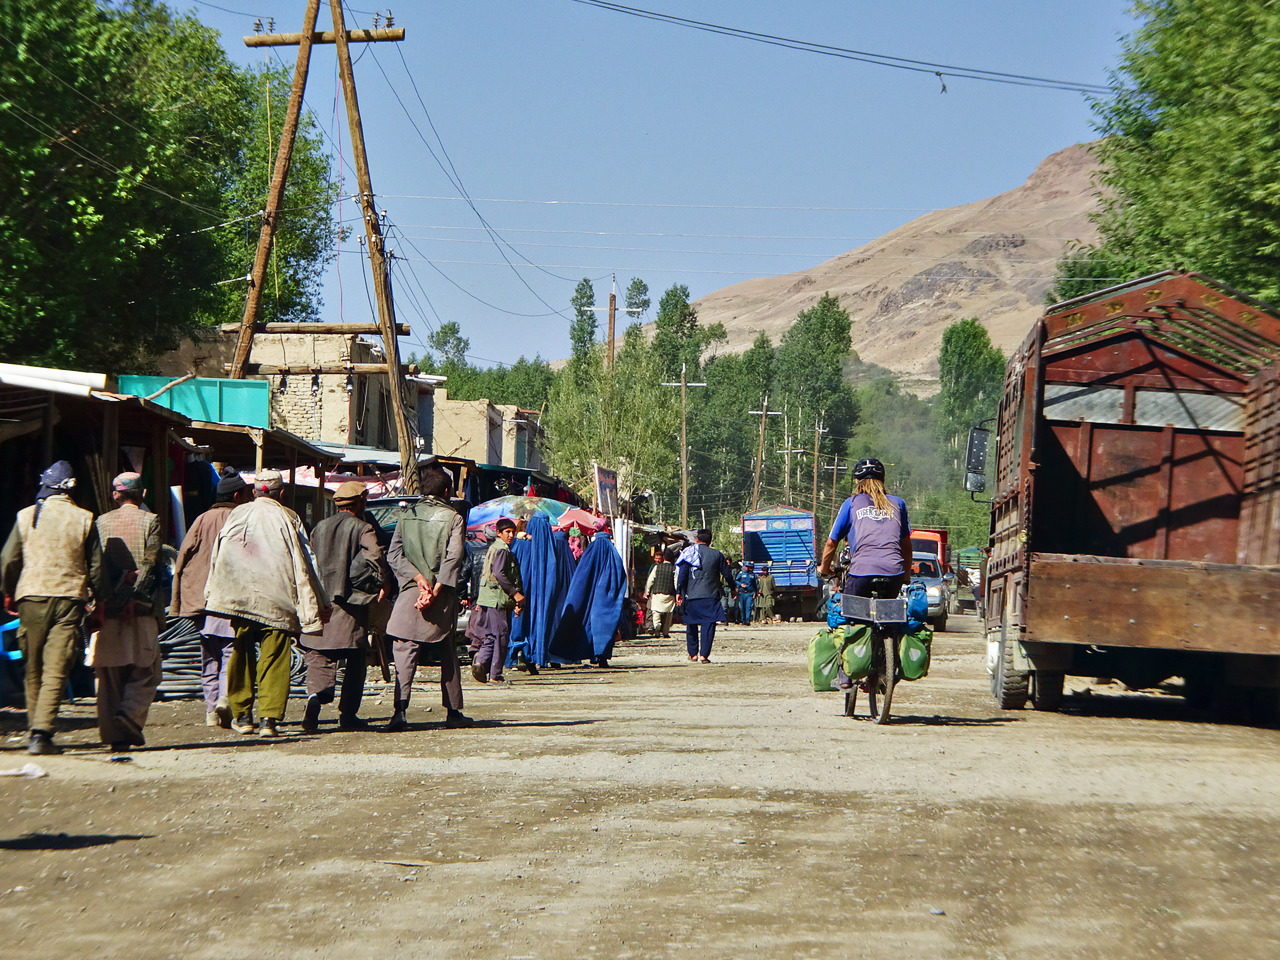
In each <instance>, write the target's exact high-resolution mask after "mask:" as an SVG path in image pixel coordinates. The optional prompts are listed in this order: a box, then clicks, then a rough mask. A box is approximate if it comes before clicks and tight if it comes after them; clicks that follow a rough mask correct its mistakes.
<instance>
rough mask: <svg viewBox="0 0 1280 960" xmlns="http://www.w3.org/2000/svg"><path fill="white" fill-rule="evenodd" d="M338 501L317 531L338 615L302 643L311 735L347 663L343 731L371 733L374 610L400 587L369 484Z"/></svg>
mask: <svg viewBox="0 0 1280 960" xmlns="http://www.w3.org/2000/svg"><path fill="white" fill-rule="evenodd" d="M333 502H334V504H335V505H336V506H337V508H338V512H337V513H335V514H334V515H333V516H331V517H325V518H324V519H323V520H321V521H320V522H319V523H317V524H316V525H315V529H313V530H312V531H311V549H312V552H314V553H315V557H316V572H317V573H319V574H320V584H321V586H323V587H324V595H325V599H326V600H328V601H329V602H330V603H332V604H333V610H332V612H331V613H330V615H329V622H328V623H326V624H325V625H324V628H323V629H322V630H321V631H320V632H319V633H304V634H303V635H302V637H301V639H300V640H299V646H301V647H302V651H303V656H304V658H305V660H306V664H307V709H306V712H305V713H304V714H303V715H302V729H303V730H304V731H306V732H307V733H315V732H316V731H317V730H318V729H319V723H320V708H321V707H323V706H324V704H326V703H332V702H333V694H334V689H335V688H336V687H337V684H338V664H339V663H342V662H344V661H345V663H346V671H345V673H344V674H343V678H342V697H341V699H340V700H339V701H338V729H339V730H364V729H367V728H368V726H369V725H368V724H367V723H366V722H365V721H364V720H362V719H360V716H359V713H360V701H361V700H362V699H363V697H364V681H365V674H366V672H367V666H366V659H367V658H366V652H367V650H368V646H369V641H368V637H369V605H370V604H371V603H374V602H376V601H379V600H381V599H382V598H383V597H385V596H386V595H387V593H389V592H390V591H391V589H392V587H393V585H394V580H393V578H392V574H391V568H390V567H389V566H387V561H386V557H385V556H384V555H383V552H382V544H381V543H380V542H379V540H378V531H377V529H376V528H375V527H374V525H373V524H372V523H370V522H369V521H368V520H366V519H365V516H364V505H365V486H364V484H363V483H359V482H357V481H355V480H348V481H347V482H346V483H344V484H342V485H341V486H339V487H338V489H337V490H336V491H334V494H333Z"/></svg>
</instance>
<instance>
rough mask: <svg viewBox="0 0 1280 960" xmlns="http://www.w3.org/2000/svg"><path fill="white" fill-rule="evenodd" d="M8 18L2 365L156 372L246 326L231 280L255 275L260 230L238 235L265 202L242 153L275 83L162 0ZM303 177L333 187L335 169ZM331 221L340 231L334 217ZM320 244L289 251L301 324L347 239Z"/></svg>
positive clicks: (0, 71)
mask: <svg viewBox="0 0 1280 960" xmlns="http://www.w3.org/2000/svg"><path fill="white" fill-rule="evenodd" d="M7 12H8V13H9V14H10V16H9V18H8V21H9V28H10V29H9V31H8V33H7V34H6V36H5V37H4V38H3V39H0V48H3V49H4V58H3V60H2V61H0V64H2V65H0V88H2V89H3V94H2V95H0V195H2V196H3V197H4V198H5V199H4V200H3V201H0V204H3V207H2V209H3V213H0V353H3V354H4V355H5V356H6V358H8V359H14V360H23V361H27V362H33V363H43V364H58V365H76V366H89V367H93V368H97V369H111V370H118V369H128V368H133V369H143V368H145V366H146V363H147V358H148V357H149V356H151V355H153V354H155V353H158V352H161V351H163V350H166V349H169V348H171V347H173V346H176V344H177V342H178V340H179V339H180V338H181V336H182V335H183V334H184V333H186V332H187V331H189V330H190V329H192V328H193V327H194V326H196V325H197V324H199V323H202V322H210V321H213V320H229V319H236V318H238V311H237V312H236V313H235V314H231V312H230V309H229V305H230V304H231V303H233V302H234V303H236V304H237V305H242V304H243V295H244V288H243V285H237V284H226V283H224V281H227V280H230V279H231V278H233V277H236V276H240V275H243V274H245V273H247V272H248V263H249V259H250V257H249V256H247V255H246V250H247V249H251V244H250V243H247V242H246V239H245V238H246V236H248V235H252V234H253V233H255V232H256V231H255V230H254V224H253V221H252V219H248V220H241V221H239V222H237V223H227V222H226V221H229V220H233V219H235V218H238V217H245V216H248V215H251V214H252V213H253V211H255V210H257V209H259V208H260V207H261V205H262V199H261V197H262V191H263V190H264V189H265V179H262V178H261V177H259V176H258V175H257V173H256V172H255V171H256V170H257V166H255V164H254V162H253V160H252V157H250V156H249V153H251V152H252V150H253V149H254V148H255V145H254V144H251V143H250V144H248V145H246V140H245V132H246V130H253V129H255V124H256V123H257V120H258V116H259V114H258V112H257V111H258V106H259V97H258V89H259V88H258V86H257V81H258V80H259V79H260V77H259V76H257V75H255V74H252V73H251V72H249V71H244V70H241V69H239V68H237V67H235V66H234V65H232V64H231V63H230V61H229V60H228V59H227V57H226V55H225V53H224V52H223V51H222V48H221V46H220V45H219V43H218V39H217V35H216V34H215V33H214V32H213V31H211V30H209V29H208V28H206V27H204V26H202V25H201V24H200V23H199V22H198V21H196V20H194V19H193V18H191V17H189V16H179V15H176V14H174V13H172V12H171V11H170V10H169V9H167V8H166V7H164V6H163V5H161V4H159V3H154V2H150V0H137V2H133V3H129V4H127V5H123V6H108V5H106V4H99V3H94V2H92V0H50V2H36V0H14V2H13V3H11V4H10V5H9V8H8V11H7ZM305 147H306V140H305V137H304V150H305ZM299 169H301V170H302V171H303V174H302V176H304V177H305V176H308V175H310V176H313V177H316V178H317V180H325V181H326V182H327V178H325V177H322V176H321V174H324V173H326V172H327V166H325V165H324V164H323V163H319V162H317V163H316V164H315V165H313V167H312V169H311V172H310V174H308V173H307V170H308V164H307V163H306V162H305V158H304V162H302V163H301V164H300V167H299ZM320 192H322V191H320ZM315 193H316V191H312V192H311V195H315ZM250 194H251V195H252V200H251V202H246V197H247V196H248V195H250ZM295 195H296V194H295ZM319 215H320V216H321V217H322V218H323V223H326V224H327V223H329V222H330V221H329V220H328V218H329V216H330V211H329V209H328V208H327V206H325V207H321V208H320V210H319ZM308 222H310V223H314V221H310V220H308ZM286 229H287V228H286ZM325 230H328V231H329V232H328V234H327V237H325V236H324V235H323V234H324V231H325ZM320 233H321V235H322V236H321V239H320V240H319V241H318V243H317V244H314V245H313V246H312V247H311V248H310V249H309V250H307V251H303V252H301V253H300V254H299V256H298V258H297V259H290V257H289V256H288V255H287V252H288V249H289V246H288V241H287V238H285V239H284V240H282V250H284V251H286V256H285V257H284V259H282V260H281V261H280V262H279V264H278V266H279V267H280V274H281V277H282V279H283V280H285V281H286V283H285V284H282V290H283V292H284V293H285V294H286V299H287V300H288V304H287V309H288V311H289V313H288V315H291V316H297V315H300V314H306V313H307V312H308V310H309V309H310V308H311V307H313V305H314V282H313V281H314V273H313V272H309V271H313V268H315V265H316V258H317V256H318V255H319V256H322V255H323V251H325V250H327V249H329V247H330V246H331V244H332V241H333V237H332V231H331V230H330V229H329V228H328V227H324V226H322V227H321V229H320ZM317 251H320V252H319V254H318V253H317ZM294 280H296V281H297V283H296V287H295V289H294V290H292V291H290V290H288V289H287V286H288V283H289V282H291V281H294ZM237 293H238V295H237ZM269 302H271V303H272V304H274V303H275V302H276V300H275V298H274V297H272V298H271V299H270V301H269Z"/></svg>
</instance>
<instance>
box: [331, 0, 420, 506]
mask: <svg viewBox="0 0 1280 960" xmlns="http://www.w3.org/2000/svg"><path fill="white" fill-rule="evenodd" d="M329 10H330V12H331V13H332V16H333V31H334V34H335V35H336V39H337V48H338V74H339V76H341V78H342V94H343V98H344V99H345V100H346V102H347V123H348V125H349V126H350V127H351V154H352V158H353V160H354V161H355V168H356V181H357V183H358V184H359V186H360V211H361V213H362V214H363V215H364V234H365V239H366V241H367V242H368V248H369V268H370V270H372V272H373V292H374V299H375V301H376V302H377V305H378V324H379V326H381V327H382V352H383V357H384V358H385V359H386V361H387V377H388V380H389V382H388V384H387V386H388V387H389V388H390V400H391V418H392V419H393V420H394V421H395V428H396V445H397V446H398V447H399V448H400V489H401V491H402V492H404V493H408V494H415V493H417V492H418V490H419V485H418V449H417V446H416V445H415V444H414V442H413V435H412V434H411V433H410V432H409V414H408V411H407V410H406V409H405V402H404V377H403V376H402V375H401V373H400V342H399V340H398V339H397V337H396V312H395V306H394V305H393V303H392V300H391V273H390V271H389V270H388V269H387V254H386V247H385V245H384V243H383V237H382V221H381V220H380V219H379V217H378V211H377V209H376V207H375V205H374V202H373V181H372V179H371V178H370V176H369V158H368V155H367V154H366V153H365V148H364V125H363V124H362V123H361V120H360V101H359V99H358V98H357V96H356V77H355V72H354V71H353V70H352V68H351V44H350V43H349V42H348V39H347V28H346V24H345V23H344V22H343V19H342V0H329Z"/></svg>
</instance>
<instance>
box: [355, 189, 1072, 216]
mask: <svg viewBox="0 0 1280 960" xmlns="http://www.w3.org/2000/svg"><path fill="white" fill-rule="evenodd" d="M379 196H381V197H385V198H386V199H388V200H465V199H466V198H464V197H451V196H447V195H444V196H442V195H436V194H414V193H383V194H379ZM471 200H472V202H474V203H529V204H535V205H541V206H549V207H671V208H676V209H683V210H791V211H808V212H819V213H933V212H935V211H936V210H937V209H938V208H937V207H820V206H801V205H791V204H767V203H679V202H675V201H662V200H639V201H636V200H527V199H515V198H511V197H472V198H471ZM1046 209H1052V208H1046Z"/></svg>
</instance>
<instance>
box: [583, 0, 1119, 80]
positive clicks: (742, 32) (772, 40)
mask: <svg viewBox="0 0 1280 960" xmlns="http://www.w3.org/2000/svg"><path fill="white" fill-rule="evenodd" d="M570 2H572V3H577V4H581V5H583V6H588V7H595V8H597V9H599V10H606V11H609V12H610V13H621V14H626V15H628V16H633V17H640V18H641V19H645V20H656V21H658V22H660V23H667V24H671V25H672V26H677V27H686V28H688V29H691V30H701V31H704V32H707V33H717V34H720V35H722V36H727V37H734V38H736V39H739V40H750V41H753V42H755V43H763V44H768V45H769V46H775V47H785V48H787V49H790V50H798V51H800V52H803V53H816V54H821V55H822V56H827V57H838V58H840V59H842V60H857V61H859V62H862V63H870V64H874V65H875V66H880V67H891V68H893V69H895V70H907V71H911V72H913V73H924V74H929V75H930V76H934V77H937V78H938V79H939V80H941V79H942V78H943V77H950V78H952V79H958V80H982V81H985V82H988V83H1003V84H1010V85H1013V86H1020V87H1036V88H1040V89H1048V90H1061V91H1066V92H1072V93H1085V94H1090V95H1094V96H1101V95H1105V94H1109V93H1112V92H1113V91H1114V88H1112V87H1109V86H1106V85H1104V84H1099V83H1083V82H1076V81H1073V80H1055V79H1052V78H1050V77H1037V76H1034V75H1031V74H1024V73H1008V72H1005V71H1001V70H986V69H983V68H980V67H963V66H957V65H955V64H947V63H934V62H932V61H929V60H915V59H912V58H910V57H897V56H893V55H890V54H884V53H873V52H871V51H869V50H856V49H853V48H851V47H838V46H833V45H831V44H826V43H815V42H813V41H811V40H798V39H796V38H794V37H783V36H779V35H777V34H772V33H760V32H757V31H754V30H746V29H743V28H741V27H731V26H726V25H725V24H719V23H712V22H710V21H707V20H693V19H690V18H688V17H679V16H676V15H674V14H669V13H660V12H658V11H655V10H645V9H643V8H640V7H629V6H625V5H624V4H621V3H613V2H610V0H570ZM945 91H946V85H945V84H944V85H943V92H945Z"/></svg>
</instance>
